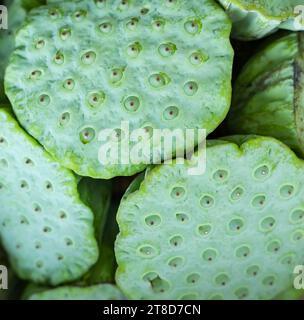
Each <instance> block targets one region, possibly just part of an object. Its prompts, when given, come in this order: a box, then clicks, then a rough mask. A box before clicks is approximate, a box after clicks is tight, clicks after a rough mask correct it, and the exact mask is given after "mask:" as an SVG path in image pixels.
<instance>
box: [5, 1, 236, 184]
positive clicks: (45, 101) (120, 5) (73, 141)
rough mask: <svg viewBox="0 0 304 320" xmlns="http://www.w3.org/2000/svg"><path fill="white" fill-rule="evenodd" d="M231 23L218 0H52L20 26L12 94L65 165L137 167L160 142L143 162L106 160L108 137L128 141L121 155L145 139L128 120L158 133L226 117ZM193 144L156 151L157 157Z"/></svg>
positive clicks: (105, 172) (95, 169)
mask: <svg viewBox="0 0 304 320" xmlns="http://www.w3.org/2000/svg"><path fill="white" fill-rule="evenodd" d="M230 31H231V23H230V21H229V19H228V18H227V16H226V14H225V12H224V10H223V9H222V8H220V6H219V5H218V4H216V3H214V1H212V0H202V1H199V2H198V1H194V0H191V1H173V2H171V1H161V0H153V1H147V0H134V1H131V2H126V3H125V2H122V1H121V0H115V1H94V0H81V1H77V2H75V1H58V2H57V1H52V3H50V4H48V6H44V7H41V8H38V9H35V10H33V11H32V12H31V13H30V15H29V16H28V19H27V23H26V25H25V26H24V27H23V28H22V29H21V30H20V31H19V33H18V35H17V39H16V50H15V52H14V54H13V56H12V58H11V60H10V64H9V67H8V69H7V72H6V85H5V86H6V93H7V95H8V97H9V99H10V101H11V102H12V104H13V108H14V111H15V113H16V115H17V118H18V119H19V121H20V122H21V124H22V126H23V127H24V128H25V129H26V130H27V131H28V132H29V133H30V134H31V135H32V136H34V137H35V138H36V139H37V140H38V141H39V142H40V143H41V144H42V145H43V146H44V147H45V148H46V150H47V151H49V152H50V153H51V155H52V156H53V157H54V158H55V159H56V160H58V161H59V162H60V163H61V164H62V165H63V166H65V167H67V168H69V169H72V170H74V171H75V172H76V173H78V174H80V175H82V176H90V177H93V178H107V179H108V178H111V177H113V176H121V175H133V174H135V173H137V172H140V171H142V170H143V169H144V168H145V167H146V166H147V163H148V164H150V159H151V154H152V151H155V150H156V151H157V150H158V148H159V147H160V145H159V144H154V145H153V148H152V149H153V150H150V151H151V152H148V153H147V154H146V153H145V154H144V155H143V159H141V160H140V161H139V163H134V162H132V161H129V162H131V163H129V164H125V163H124V162H123V161H120V159H118V163H117V162H114V161H115V160H116V159H114V161H112V162H110V163H104V162H102V161H100V159H99V154H100V153H99V151H100V148H101V146H104V145H105V142H106V141H107V142H108V144H109V146H110V148H111V147H112V148H113V149H114V148H115V146H116V145H117V142H119V144H120V147H121V153H122V154H130V153H131V152H132V148H133V147H134V146H135V145H136V143H137V142H138V141H130V140H129V139H128V136H127V134H126V132H125V131H124V130H122V129H121V122H122V121H127V122H128V123H129V129H130V133H132V132H134V130H135V129H140V128H147V131H148V133H149V134H148V135H147V136H146V137H144V139H147V141H149V140H150V141H151V140H152V139H151V135H152V132H153V128H157V129H175V128H180V129H181V130H185V129H194V130H197V129H198V128H203V129H206V130H207V133H210V132H212V131H213V130H214V129H215V128H216V127H217V126H218V125H219V124H220V123H221V121H222V120H223V119H224V118H225V116H226V114H227V112H228V108H229V105H230V96H231V84H230V82H231V69H232V59H233V50H232V48H231V45H230V42H229V36H230ZM189 110H191V112H189ZM103 129H112V130H113V136H112V135H110V136H103V135H101V134H100V133H101V132H102V130H103ZM103 138H104V139H103ZM107 138H108V140H107ZM103 140H105V141H103ZM135 140H136V139H135ZM198 142H200V141H198ZM129 149H130V153H129V152H128V151H127V150H129ZM184 149H185V146H180V145H179V146H177V147H176V146H175V148H173V150H172V151H171V150H166V151H161V152H160V153H158V152H155V154H156V157H155V158H154V159H153V160H154V162H156V163H160V162H161V160H162V159H168V158H171V157H172V154H173V155H174V154H176V152H178V153H181V152H184ZM101 154H106V151H102V152H101ZM111 160H113V159H111ZM128 160H129V159H127V161H128Z"/></svg>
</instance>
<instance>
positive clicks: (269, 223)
mask: <svg viewBox="0 0 304 320" xmlns="http://www.w3.org/2000/svg"><path fill="white" fill-rule="evenodd" d="M275 224H276V220H275V218H274V217H271V216H269V217H265V218H263V219H262V220H261V222H260V229H261V231H262V232H269V231H271V230H273V229H274V227H275Z"/></svg>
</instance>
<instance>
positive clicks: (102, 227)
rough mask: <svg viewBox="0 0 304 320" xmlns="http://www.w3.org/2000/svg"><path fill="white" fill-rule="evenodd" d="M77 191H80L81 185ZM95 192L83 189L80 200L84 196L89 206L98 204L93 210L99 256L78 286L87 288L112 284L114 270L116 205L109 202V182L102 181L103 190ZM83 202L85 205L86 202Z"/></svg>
mask: <svg viewBox="0 0 304 320" xmlns="http://www.w3.org/2000/svg"><path fill="white" fill-rule="evenodd" d="M95 182H96V185H98V184H99V182H98V180H95ZM79 189H80V190H81V189H82V188H81V183H80V188H79ZM95 190H98V189H97V188H96V187H95V186H94V185H92V186H91V188H90V189H85V193H82V199H83V196H85V197H86V198H87V199H89V200H90V201H89V203H91V205H94V203H95V204H98V206H97V208H96V210H95V237H96V239H98V246H99V252H100V254H99V257H98V260H97V262H96V264H95V265H94V266H93V267H92V268H91V269H90V270H89V272H88V273H87V274H86V275H85V276H84V277H83V279H82V281H81V282H80V284H83V285H87V286H88V285H94V284H100V283H112V282H114V274H115V270H116V261H115V256H114V241H115V239H116V235H117V233H118V227H117V223H116V212H117V208H118V204H115V203H114V202H113V201H111V182H109V181H104V183H103V190H99V192H97V193H96V191H95ZM100 191H101V192H100ZM94 194H95V195H94ZM84 202H85V203H86V201H84ZM98 209H99V213H98Z"/></svg>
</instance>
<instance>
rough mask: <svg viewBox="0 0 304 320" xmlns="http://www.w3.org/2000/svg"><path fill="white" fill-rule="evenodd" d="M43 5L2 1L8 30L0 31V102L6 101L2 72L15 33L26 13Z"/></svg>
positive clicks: (40, 1)
mask: <svg viewBox="0 0 304 320" xmlns="http://www.w3.org/2000/svg"><path fill="white" fill-rule="evenodd" d="M43 3H44V1H43V0H12V1H4V4H5V5H6V6H7V9H8V29H7V30H6V29H0V102H2V101H5V100H6V98H5V94H4V87H3V83H4V72H5V68H6V66H7V64H8V60H9V57H10V54H11V53H12V52H13V50H14V46H15V35H16V32H17V30H18V29H19V27H20V26H21V25H22V23H23V22H24V20H25V17H26V13H27V11H29V10H30V9H32V8H34V7H37V6H39V5H42V4H43Z"/></svg>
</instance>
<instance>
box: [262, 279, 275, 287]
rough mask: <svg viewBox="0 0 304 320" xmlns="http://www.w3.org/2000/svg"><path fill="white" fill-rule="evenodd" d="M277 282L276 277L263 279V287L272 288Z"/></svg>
mask: <svg viewBox="0 0 304 320" xmlns="http://www.w3.org/2000/svg"><path fill="white" fill-rule="evenodd" d="M275 280H276V279H275V277H274V276H268V277H266V278H264V279H263V285H264V286H268V287H272V286H273V285H274V284H275Z"/></svg>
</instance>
